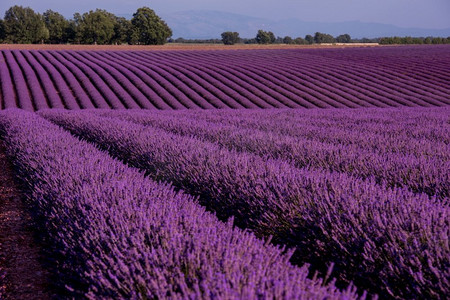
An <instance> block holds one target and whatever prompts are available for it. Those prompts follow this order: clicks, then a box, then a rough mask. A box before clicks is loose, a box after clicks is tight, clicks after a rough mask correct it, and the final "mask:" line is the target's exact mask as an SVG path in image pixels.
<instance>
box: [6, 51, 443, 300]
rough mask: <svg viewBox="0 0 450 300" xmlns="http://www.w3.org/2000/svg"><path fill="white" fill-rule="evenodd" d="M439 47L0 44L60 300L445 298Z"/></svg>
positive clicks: (13, 132) (16, 151)
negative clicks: (54, 47) (123, 48)
mask: <svg viewBox="0 0 450 300" xmlns="http://www.w3.org/2000/svg"><path fill="white" fill-rule="evenodd" d="M449 50H450V49H449V48H448V47H386V48H384V47H383V48H381V47H380V48H367V49H365V48H352V49H301V50H291V49H290V50H287V49H285V50H274V49H272V50H229V51H165V52H162V51H161V52H157V51H153V52H149V51H147V52H143V51H142V52H137V51H136V52H119V51H116V52H113V51H47V50H41V51H35V50H3V51H1V55H2V56H3V61H2V62H0V79H1V103H2V104H1V105H2V106H1V108H2V110H0V143H1V145H3V146H2V147H4V149H5V150H4V151H5V155H6V157H8V161H9V163H10V164H11V166H12V169H13V170H14V176H15V177H16V182H17V183H16V185H17V188H18V189H20V191H21V193H23V197H24V200H25V202H26V204H27V206H28V207H29V210H30V211H31V212H32V215H33V220H35V223H34V224H35V225H34V226H35V230H36V231H37V232H39V239H41V240H42V241H45V249H44V250H43V252H44V253H45V255H46V256H47V257H48V258H49V260H50V262H51V265H52V267H51V268H50V270H51V272H52V274H53V276H54V279H53V282H52V284H51V285H52V286H54V290H53V291H54V293H56V297H62V298H86V297H87V298H89V299H99V298H102V299H103V298H114V299H117V298H125V299H149V298H151V299H364V298H367V299H372V298H376V297H379V298H381V299H395V298H397V299H444V298H446V297H447V295H449V294H450V261H449V257H450V248H449V243H448V236H449V235H450V227H449V223H450V218H449V212H450V207H449V204H450V202H449V196H450V195H449V188H450V172H449V170H450V106H449V104H450V96H449V95H450V75H448V70H449V67H450V51H449ZM186 108H196V109H186ZM199 108H208V109H199ZM214 108H221V109H214ZM230 108H241V109H230ZM243 108H252V109H243ZM261 108H265V109H261ZM294 108H295V109H294ZM305 108H308V109H305ZM323 108H327V109H323ZM1 145H0V146H1ZM0 150H1V149H0ZM0 196H1V190H0ZM0 200H1V197H0ZM0 212H1V201H0ZM0 220H1V218H0ZM1 244H2V239H1V234H0V298H1V296H2V292H3V293H5V291H2V280H7V278H8V269H7V268H6V269H5V270H3V269H2V260H1V259H2V254H1V252H2V249H3V248H2V245H1ZM5 278H6V279H5ZM6 293H7V290H6Z"/></svg>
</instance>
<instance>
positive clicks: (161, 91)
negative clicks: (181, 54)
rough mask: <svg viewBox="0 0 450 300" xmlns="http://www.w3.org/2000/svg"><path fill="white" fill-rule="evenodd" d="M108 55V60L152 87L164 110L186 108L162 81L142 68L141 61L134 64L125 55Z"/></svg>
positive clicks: (111, 53) (112, 53)
mask: <svg viewBox="0 0 450 300" xmlns="http://www.w3.org/2000/svg"><path fill="white" fill-rule="evenodd" d="M107 55H108V58H110V59H113V60H114V62H116V63H118V64H119V65H121V66H123V67H124V68H126V69H127V70H129V71H130V72H131V73H133V74H134V75H136V76H138V77H139V78H140V79H141V80H142V81H143V82H144V83H145V84H146V85H148V86H149V87H151V88H152V89H153V90H154V91H155V93H156V94H157V96H158V97H159V98H160V99H161V105H162V109H181V108H184V106H183V105H182V104H181V103H180V102H179V101H177V99H176V98H175V97H173V95H172V94H170V93H169V92H168V91H167V90H166V89H165V88H164V86H163V85H162V84H160V80H159V79H158V78H156V77H154V75H153V74H152V73H151V72H148V73H147V72H146V70H145V69H143V68H142V67H141V62H140V61H137V62H133V61H131V60H127V59H124V57H123V56H124V55H117V54H116V53H114V52H109V53H108V54H107ZM162 103H164V104H162Z"/></svg>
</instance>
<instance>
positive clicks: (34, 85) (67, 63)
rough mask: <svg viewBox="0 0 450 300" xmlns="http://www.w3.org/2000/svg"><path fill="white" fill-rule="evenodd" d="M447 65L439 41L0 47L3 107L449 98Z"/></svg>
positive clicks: (428, 101) (368, 103)
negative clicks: (205, 47) (271, 46)
mask: <svg viewBox="0 0 450 300" xmlns="http://www.w3.org/2000/svg"><path fill="white" fill-rule="evenodd" d="M379 57H383V59H385V61H380V60H379ZM397 58H398V61H397V60H396V59H397ZM374 61H376V62H378V63H374ZM408 64H409V65H411V66H415V69H414V70H411V69H410V68H408V67H407V66H406V65H408ZM449 65H450V48H449V47H446V46H443V47H437V46H429V47H427V46H424V47H421V48H417V47H402V48H401V49H400V48H396V47H386V48H381V47H380V48H376V49H358V48H352V49H315V50H286V49H285V50H236V51H168V52H131V51H128V52H127V51H124V52H114V51H101V52H100V51H99V52H96V51H27V50H13V51H9V50H3V51H1V52H0V82H1V92H0V109H4V108H12V107H19V108H23V109H26V110H39V109H44V108H67V109H79V108H146V109H181V108H243V107H245V108H258V107H262V108H272V107H276V108H283V107H289V108H302V107H303V108H314V107H321V108H330V107H341V108H342V107H389V106H442V105H448V104H450V99H449V97H448V95H449V94H450V76H449V75H448V72H447V70H448V67H449Z"/></svg>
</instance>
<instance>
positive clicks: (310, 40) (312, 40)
mask: <svg viewBox="0 0 450 300" xmlns="http://www.w3.org/2000/svg"><path fill="white" fill-rule="evenodd" d="M305 41H306V43H308V44H310V45H311V44H313V43H314V37H313V36H312V35H310V34H307V35H306V36H305Z"/></svg>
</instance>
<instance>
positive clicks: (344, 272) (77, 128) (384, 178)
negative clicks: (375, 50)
mask: <svg viewBox="0 0 450 300" xmlns="http://www.w3.org/2000/svg"><path fill="white" fill-rule="evenodd" d="M339 113H340V111H336V110H331V111H326V112H316V111H313V112H312V118H313V117H314V116H322V117H324V116H327V117H328V119H327V118H326V117H325V118H324V120H323V122H324V123H326V122H327V121H328V122H331V123H332V122H333V120H339V119H341V121H342V118H344V119H345V118H346V117H349V115H351V114H354V120H347V123H354V124H353V125H351V124H344V125H343V127H344V128H345V127H346V126H347V127H350V128H352V127H357V126H361V127H363V128H368V132H366V134H367V135H369V134H370V133H369V132H370V130H372V131H373V132H374V133H373V135H374V136H376V135H378V136H376V137H375V138H374V140H373V141H375V142H379V141H380V140H382V139H383V138H386V137H385V136H383V134H381V133H377V131H380V126H381V124H382V123H383V120H384V119H386V118H387V117H386V115H389V114H391V115H395V111H389V110H388V111H385V110H379V111H377V110H367V111H357V112H352V113H349V112H347V111H343V112H342V115H341V116H340V117H339ZM447 113H448V110H447V109H443V110H442V111H440V110H437V109H434V110H425V111H423V110H410V111H409V112H408V111H406V112H405V114H406V115H408V114H409V116H410V117H411V118H414V117H415V118H420V117H421V116H422V115H423V116H424V117H423V118H424V119H425V120H426V119H434V122H435V123H439V124H441V125H443V126H444V128H443V131H441V132H439V130H438V132H436V136H434V135H433V134H429V135H428V137H429V138H430V139H436V140H437V141H439V142H440V143H441V146H442V147H444V148H445V145H442V144H446V146H447V147H448V143H446V140H445V139H441V138H439V134H443V135H444V136H446V138H447V139H448V114H447ZM296 114H300V115H298V116H296ZM301 114H302V112H301V111H300V112H298V111H261V112H258V111H256V112H255V111H253V112H252V113H250V112H242V111H236V112H235V111H222V112H219V111H210V112H201V111H199V112H188V111H182V112H173V113H169V112H166V113H163V114H161V115H157V114H154V113H152V112H140V111H134V112H131V113H130V112H127V111H117V112H114V111H109V112H108V111H83V112H68V111H55V110H54V111H44V112H42V113H41V115H42V116H44V117H45V118H47V119H49V120H51V121H52V122H54V123H56V124H58V125H61V126H62V127H64V128H66V129H67V130H69V131H70V132H72V133H73V134H75V135H77V136H79V137H82V138H83V139H86V140H88V141H90V142H93V143H95V144H96V145H97V146H98V147H100V148H102V149H104V150H106V151H109V153H110V154H111V155H113V156H115V157H117V158H119V159H121V160H123V161H124V162H126V163H127V164H128V165H130V166H133V167H137V168H140V169H142V170H144V171H145V172H146V174H147V175H148V176H150V177H151V178H153V179H155V180H163V181H169V182H171V183H172V184H173V185H174V186H175V187H177V188H179V189H183V190H185V191H187V192H189V193H190V194H192V195H196V196H199V201H200V203H201V204H202V205H204V206H206V207H207V208H208V209H209V210H212V211H214V212H215V213H216V214H217V215H218V216H219V218H221V219H223V220H226V219H227V218H229V217H231V216H233V217H235V221H236V224H237V225H239V226H240V227H243V228H248V229H251V230H252V231H253V232H254V233H255V234H257V235H258V236H259V237H267V236H269V235H270V236H273V241H274V242H275V243H279V244H284V245H288V246H294V247H297V249H298V251H296V252H295V253H294V256H293V258H292V262H294V263H298V264H303V263H305V262H307V263H311V264H312V266H313V268H315V269H317V270H319V271H325V270H326V267H327V265H329V263H330V262H333V263H335V270H336V271H337V273H336V275H337V276H338V277H339V282H344V283H348V282H350V281H353V282H355V283H356V285H357V286H358V287H362V288H364V289H367V290H369V291H370V292H371V293H377V294H379V295H380V296H382V297H392V296H394V297H401V298H417V297H425V298H430V297H431V298H439V297H443V296H445V295H446V294H448V292H449V281H448V278H450V277H449V276H450V274H449V261H448V257H449V255H450V250H449V247H448V235H449V218H448V213H449V209H448V186H449V181H448V172H446V171H445V166H447V170H448V165H449V160H448V152H446V153H441V152H439V150H437V151H438V152H439V153H435V152H434V150H433V149H431V147H429V146H424V147H423V149H425V151H428V152H424V153H423V154H422V150H421V148H420V147H421V145H422V142H421V141H420V139H417V138H410V137H408V136H407V137H406V138H407V139H410V142H411V144H413V145H415V144H417V146H418V148H417V149H414V146H411V147H410V149H409V151H410V152H411V153H408V154H407V155H406V154H399V153H397V152H396V151H398V150H399V149H400V148H395V146H394V145H392V147H386V149H385V150H380V152H376V151H373V150H371V151H369V150H367V149H366V150H364V147H367V145H364V144H355V145H353V144H351V143H348V144H349V145H353V146H352V147H350V146H349V148H348V149H349V151H346V147H343V148H336V147H338V146H336V145H332V144H328V145H327V144H326V143H323V142H320V141H317V140H316V141H314V138H311V140H312V141H313V142H312V143H310V141H308V139H306V138H302V137H295V135H291V136H289V135H288V134H287V135H286V134H276V133H274V132H271V130H272V131H276V130H277V129H276V128H277V126H278V124H280V122H279V120H280V119H283V118H285V119H287V120H290V121H291V122H290V123H289V122H286V124H285V126H286V127H289V126H294V125H295V123H296V120H300V119H302V117H301ZM397 114H398V115H400V114H402V113H401V112H397ZM202 117H203V118H205V119H208V120H215V121H217V124H214V122H212V121H209V122H206V121H198V120H196V119H198V118H200V119H201V118H202ZM277 118H278V120H277ZM391 118H392V119H390V121H391V122H394V123H395V122H398V123H402V120H401V119H400V120H398V119H396V118H395V117H392V116H391ZM387 119H389V118H387ZM407 119H408V118H405V119H403V122H405V123H407V121H406V120H407ZM227 120H230V123H232V122H238V121H239V120H240V121H239V122H240V124H243V127H244V128H245V126H257V125H258V124H259V125H260V126H261V127H260V128H259V129H258V130H260V131H258V130H255V131H252V130H245V129H241V128H240V127H239V126H232V125H229V124H221V121H223V122H224V123H227ZM266 120H272V122H273V123H272V125H271V126H269V125H268V124H267V123H266V122H267V121H266ZM273 120H277V121H273ZM358 120H359V122H358ZM269 122H270V121H269ZM305 122H306V123H307V122H308V121H307V120H306V121H305ZM364 122H366V123H368V124H375V125H373V127H372V126H364ZM183 123H184V125H183ZM361 123H362V124H363V125H361ZM423 123H426V122H425V121H423ZM265 126H267V127H265ZM393 128H394V130H393V131H392V132H394V135H395V133H396V130H395V128H396V127H393ZM430 128H434V127H433V126H431V127H430ZM422 129H423V128H422ZM263 130H266V131H263ZM424 130H426V129H424ZM344 131H345V129H344ZM384 131H385V132H386V133H388V132H390V131H389V130H386V129H385V130H384ZM397 131H398V132H397V135H398V136H401V135H402V133H401V130H397ZM413 131H414V130H413ZM416 131H420V130H419V128H416ZM294 132H295V130H292V131H291V133H292V134H294ZM445 132H447V134H445ZM333 133H334V132H333V131H332V130H331V134H330V137H329V138H333V137H334V136H333ZM322 134H323V135H325V133H322ZM265 135H266V136H267V135H268V137H266V138H264V136H265ZM221 137H223V140H222V139H221ZM341 138H344V137H343V136H341ZM351 138H352V135H351V132H350V134H349V135H348V137H347V140H348V139H351ZM393 138H398V137H395V136H394V137H393ZM404 138H405V137H404ZM368 140H369V141H370V140H371V139H368ZM416 140H417V143H416ZM429 142H430V143H432V141H429ZM447 142H448V141H447ZM367 144H370V142H368V143H367ZM315 149H317V151H315ZM300 150H301V151H300ZM291 151H297V152H294V154H293V155H290V154H289V153H288V152H291ZM352 151H354V152H355V153H356V154H355V155H353V156H350V157H347V156H346V155H349V154H348V153H347V152H352ZM358 153H360V154H362V155H366V156H365V159H361V160H359V161H358V160H357V161H356V162H352V160H351V158H355V159H356V158H357V157H358V155H357V154H358ZM300 155H304V156H305V157H298V156H300ZM402 155H403V156H405V157H406V158H404V157H402ZM340 156H343V157H344V159H342V158H341V157H340ZM384 156H386V157H387V159H386V160H385V161H386V162H387V164H388V165H387V166H386V168H387V170H386V171H385V172H383V170H382V168H379V167H377V164H379V163H381V162H380V161H379V160H380V159H382V158H383V157H384ZM333 159H335V160H337V161H339V163H333V161H332V160H333ZM372 159H378V161H376V163H373V162H372V161H371V160H372ZM414 159H416V160H417V163H415V160H414ZM440 159H442V160H441V161H439V160H440ZM302 160H304V161H302ZM307 160H309V161H307ZM327 161H328V163H329V165H330V167H327V164H326V163H325V162H327ZM433 163H434V164H435V167H434V168H433ZM349 164H353V165H352V166H351V167H349ZM389 164H391V165H389ZM409 164H411V165H409ZM442 166H444V167H442ZM330 169H331V170H330ZM357 169H358V170H357ZM396 170H397V171H398V172H399V173H401V175H396V174H395V171H396ZM424 172H425V174H423V173H424ZM427 172H428V173H427ZM409 174H413V175H409ZM414 174H417V175H418V176H422V177H419V178H418V177H415V176H416V175H414ZM407 175H408V176H410V177H408V176H407ZM405 176H406V177H405ZM414 180H421V182H420V183H415V182H414ZM442 180H443V181H442ZM390 185H393V186H396V187H390ZM423 192H428V193H429V195H427V194H425V193H423Z"/></svg>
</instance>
